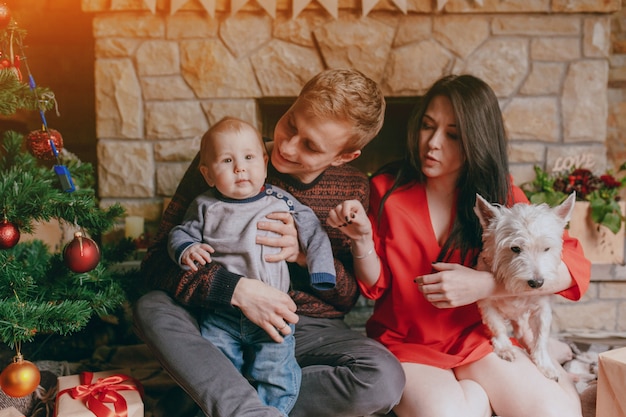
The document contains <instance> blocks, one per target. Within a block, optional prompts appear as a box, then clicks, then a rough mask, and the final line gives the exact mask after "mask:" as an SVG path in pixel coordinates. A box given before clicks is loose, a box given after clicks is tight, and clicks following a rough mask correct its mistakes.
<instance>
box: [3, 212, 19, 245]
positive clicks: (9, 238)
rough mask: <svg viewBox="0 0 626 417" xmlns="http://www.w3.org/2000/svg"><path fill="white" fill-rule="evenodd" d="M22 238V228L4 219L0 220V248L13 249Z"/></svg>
mask: <svg viewBox="0 0 626 417" xmlns="http://www.w3.org/2000/svg"><path fill="white" fill-rule="evenodd" d="M19 240H20V229H18V228H17V226H16V225H14V224H13V223H11V222H10V221H8V220H7V219H4V220H2V221H0V249H11V248H12V247H13V246H15V245H17V242H18V241H19Z"/></svg>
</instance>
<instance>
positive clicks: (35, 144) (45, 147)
mask: <svg viewBox="0 0 626 417" xmlns="http://www.w3.org/2000/svg"><path fill="white" fill-rule="evenodd" d="M50 139H52V142H53V143H54V147H55V148H56V150H57V152H61V149H63V137H62V136H61V134H60V133H59V132H58V131H57V130H54V129H48V130H33V131H32V132H30V133H29V134H28V136H26V147H27V148H28V151H29V152H30V153H31V154H33V155H34V156H35V157H36V158H37V159H42V160H52V159H55V155H54V152H52V147H51V146H50Z"/></svg>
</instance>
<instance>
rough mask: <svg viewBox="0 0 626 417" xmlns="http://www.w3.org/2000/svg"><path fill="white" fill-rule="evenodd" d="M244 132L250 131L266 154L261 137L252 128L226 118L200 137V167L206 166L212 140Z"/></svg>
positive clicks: (247, 124) (243, 122)
mask: <svg viewBox="0 0 626 417" xmlns="http://www.w3.org/2000/svg"><path fill="white" fill-rule="evenodd" d="M245 130H250V131H252V132H254V134H255V135H256V136H257V138H258V139H259V143H260V144H261V149H263V154H267V151H266V150H265V143H264V142H263V137H262V136H261V133H259V131H258V130H257V129H256V128H255V127H254V126H252V125H251V124H250V123H248V122H246V121H244V120H241V119H238V118H236V117H232V116H226V117H224V118H222V119H220V120H219V121H217V122H216V123H215V124H214V125H213V126H211V127H210V128H209V130H207V131H206V132H205V134H204V135H203V136H202V141H201V142H200V166H202V165H205V166H206V165H208V163H209V158H210V156H211V155H210V152H211V149H210V147H209V145H210V144H211V141H212V140H213V139H214V138H216V137H219V136H222V135H231V134H237V133H241V132H243V131H245Z"/></svg>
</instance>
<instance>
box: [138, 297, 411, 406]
mask: <svg viewBox="0 0 626 417" xmlns="http://www.w3.org/2000/svg"><path fill="white" fill-rule="evenodd" d="M133 322H134V324H135V331H136V332H137V334H138V335H139V337H141V339H142V340H143V341H144V342H145V343H146V345H147V346H148V347H149V348H150V350H151V351H152V353H153V354H154V356H155V358H157V359H158V360H159V362H161V365H162V366H163V368H165V370H166V371H167V372H168V373H169V375H170V376H171V377H172V378H173V379H174V381H176V382H177V383H178V385H180V386H181V388H182V389H184V390H185V391H186V392H187V394H188V395H189V396H190V397H191V398H192V399H193V400H194V401H195V402H196V404H198V406H199V407H200V408H201V409H202V412H203V413H204V414H205V415H207V416H210V417H282V415H281V413H280V412H279V411H278V410H276V409H275V408H273V407H268V406H267V405H265V404H263V403H262V402H261V400H260V399H259V396H258V394H257V392H256V391H255V389H254V387H252V386H251V385H250V384H249V383H248V381H247V380H246V379H245V378H244V377H243V376H242V374H241V373H239V372H238V371H237V369H235V367H234V366H233V364H232V363H231V362H230V361H229V360H228V359H227V358H226V357H225V356H224V354H223V353H222V352H221V351H220V350H219V349H218V348H216V347H215V346H213V344H212V343H211V342H209V341H208V340H206V339H205V338H203V337H202V335H201V334H200V327H199V324H198V317H197V316H196V314H194V311H193V310H190V309H187V308H185V307H183V306H181V305H180V304H178V303H177V302H176V301H174V300H173V299H172V298H171V297H170V296H169V295H167V294H166V293H164V292H162V291H150V292H148V293H147V294H145V295H143V296H142V297H141V298H140V299H139V300H138V301H137V302H136V303H135V305H134V317H133ZM295 338H296V359H297V360H298V363H299V364H300V366H301V367H302V387H301V389H300V395H299V396H298V400H297V401H296V405H295V406H294V407H293V410H291V412H290V413H289V416H290V417H357V416H367V415H370V414H386V413H389V412H390V411H391V409H392V408H393V407H394V406H395V405H396V404H398V402H399V401H400V397H401V395H402V390H403V389H404V383H405V378H404V371H403V370H402V366H401V365H400V362H398V360H397V359H396V358H395V357H394V356H393V355H392V354H391V353H390V352H389V351H388V350H387V349H386V348H385V347H384V346H382V345H381V344H380V343H378V342H376V341H375V340H372V339H369V338H367V337H366V336H364V335H363V334H361V333H359V332H356V331H354V330H351V329H350V328H349V327H348V326H347V325H346V324H345V323H344V321H343V320H342V319H322V318H314V317H306V316H300V321H299V322H298V331H297V332H296V334H295Z"/></svg>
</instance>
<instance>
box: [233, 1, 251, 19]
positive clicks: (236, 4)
mask: <svg viewBox="0 0 626 417" xmlns="http://www.w3.org/2000/svg"><path fill="white" fill-rule="evenodd" d="M247 2H248V0H231V1H230V14H231V16H232V15H234V14H235V13H237V12H238V11H239V10H240V9H241V8H242V7H243V6H244V5H245V4H246V3H247Z"/></svg>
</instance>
